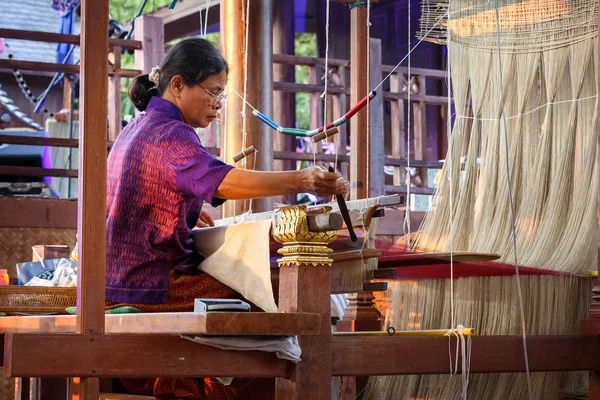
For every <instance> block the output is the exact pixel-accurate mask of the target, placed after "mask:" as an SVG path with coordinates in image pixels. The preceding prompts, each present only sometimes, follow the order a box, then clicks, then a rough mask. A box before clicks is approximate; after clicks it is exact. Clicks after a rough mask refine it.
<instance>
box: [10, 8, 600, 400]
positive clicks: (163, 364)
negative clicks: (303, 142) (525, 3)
mask: <svg viewBox="0 0 600 400" xmlns="http://www.w3.org/2000/svg"><path fill="white" fill-rule="evenodd" d="M107 9H108V6H107V1H106V0H95V1H93V2H92V1H90V0H83V1H82V13H81V15H82V37H81V50H82V65H81V87H82V97H81V104H82V116H81V123H82V126H83V130H82V132H83V134H82V138H81V141H80V151H81V154H82V157H81V158H80V176H81V178H82V179H81V180H80V197H79V204H78V207H79V222H80V223H79V226H78V232H79V239H78V240H79V242H78V246H79V249H80V255H81V257H80V273H79V277H78V279H79V282H78V306H79V307H78V311H77V316H58V317H8V318H0V329H1V332H2V334H3V337H4V347H3V351H4V353H3V366H4V371H5V375H7V376H21V377H31V376H36V377H68V376H76V377H81V378H82V380H81V386H80V390H79V398H84V399H98V398H99V393H98V391H99V388H98V386H99V381H98V378H101V377H148V376H167V377H169V376H172V377H177V376H198V377H205V376H232V377H237V376H239V377H242V376H243V377H268V376H270V377H277V378H278V383H277V385H278V393H277V399H291V398H297V399H315V400H319V399H330V398H331V377H332V376H372V375H400V374H444V373H447V372H448V356H447V354H448V338H445V337H393V336H390V337H360V336H352V335H348V336H343V337H342V336H335V337H334V336H332V334H331V332H330V329H329V316H330V306H329V302H330V299H329V296H330V292H331V288H330V285H331V284H330V279H329V278H330V275H331V268H330V263H331V261H330V260H329V259H328V257H327V251H326V248H327V245H328V244H329V243H331V242H332V241H333V240H334V233H332V232H327V231H326V232H317V233H311V234H310V237H308V236H307V235H308V234H301V233H299V232H298V231H297V230H298V229H299V228H301V227H305V225H304V224H305V223H306V222H305V221H306V219H305V214H304V211H303V209H302V208H296V207H294V208H289V209H286V211H285V214H287V217H284V218H282V220H281V221H280V224H279V226H280V227H281V228H284V227H286V228H288V231H290V232H292V233H291V234H283V233H282V234H278V233H276V237H277V238H278V240H280V241H282V242H283V244H284V246H285V247H286V248H287V249H288V251H287V254H286V258H284V259H282V260H281V263H280V266H281V269H280V303H279V307H280V310H281V313H274V314H265V313H260V314H258V313H245V314H236V313H223V314H206V315H203V314H193V313H170V314H153V315H148V314H137V315H133V314H132V315H122V316H116V315H112V316H105V315H104V268H105V264H104V261H103V260H105V239H104V238H105V236H104V228H103V227H104V217H105V216H104V214H103V213H99V212H98V209H102V208H103V207H105V196H103V195H102V194H103V193H104V189H105V170H106V143H105V140H104V138H105V136H104V134H105V130H104V126H105V119H106V113H105V112H104V107H103V104H104V101H103V99H104V98H106V95H107V88H106V85H105V84H104V83H105V82H106V81H105V77H106V75H107V70H106V68H107V67H106V62H105V58H106V57H105V56H106V54H103V52H102V51H98V49H102V48H106V47H107V46H106V42H105V41H106V40H107V38H106V32H105V27H106V25H107ZM362 11H363V10H360V9H358V10H353V12H354V13H355V14H358V16H360V13H361V12H362ZM358 16H357V17H356V18H358ZM363 17H364V15H363ZM353 20H354V16H353ZM362 25H364V24H362ZM98 194H100V195H98ZM309 239H310V240H312V242H310V245H306V246H301V247H294V246H293V245H292V243H294V242H296V241H300V242H304V241H306V240H309ZM594 294H595V297H594V301H595V303H594V304H593V305H592V310H591V313H590V319H589V320H587V321H584V323H583V324H582V333H583V334H582V335H575V336H537V337H529V338H528V347H529V360H530V369H531V371H532V372H535V371H574V370H588V371H590V372H591V373H590V398H591V399H600V379H599V378H598V376H599V375H598V373H597V371H598V370H599V369H600V365H599V364H598V360H599V359H600V341H599V338H598V334H599V333H600V285H596V288H595V289H594ZM182 333H190V334H191V333H194V334H213V335H250V334H252V335H260V334H266V335H299V336H300V344H301V346H302V350H303V356H302V359H303V361H302V362H300V363H299V364H297V365H294V364H291V363H289V362H286V361H282V360H278V359H276V358H275V357H274V356H272V355H271V354H265V353H260V352H233V351H221V350H216V349H214V348H211V347H208V346H202V345H197V344H194V343H191V342H188V341H186V340H183V339H180V338H179V337H178V335H179V334H182ZM452 340H453V344H452V345H453V346H456V341H454V339H452ZM472 341H473V347H472V351H473V353H472V357H471V368H470V372H471V373H480V372H492V373H496V372H497V373H501V372H522V371H524V365H523V356H522V348H521V346H522V344H521V337H519V336H486V337H477V336H475V337H473V338H472ZM40 343H43V344H44V349H43V350H39V345H40ZM83 353H84V354H85V355H86V356H85V358H83V359H82V358H81V354H83ZM107 354H110V355H111V356H110V357H106V355H107ZM199 360H201V361H199ZM381 360H386V361H384V362H382V361H381Z"/></svg>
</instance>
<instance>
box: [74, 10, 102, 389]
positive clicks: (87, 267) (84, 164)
mask: <svg viewBox="0 0 600 400" xmlns="http://www.w3.org/2000/svg"><path fill="white" fill-rule="evenodd" d="M107 29H108V0H93V1H92V0H84V1H83V2H82V5H81V42H80V47H81V69H80V71H81V72H80V74H81V75H80V93H81V95H80V99H81V105H80V127H81V129H80V135H79V182H78V199H79V201H78V202H77V217H78V218H77V234H78V240H77V247H78V249H79V254H78V260H79V267H78V269H79V271H78V273H77V333H85V334H102V333H104V298H105V297H104V288H105V282H104V279H105V271H106V155H107V153H106V117H107V110H106V101H107V98H108V81H107V79H106V78H107V76H108V63H107V60H108V33H107ZM98 392H99V381H98V379H97V378H87V379H83V380H82V384H81V388H80V399H84V400H87V399H90V400H91V399H94V400H96V399H98V395H99V393H98Z"/></svg>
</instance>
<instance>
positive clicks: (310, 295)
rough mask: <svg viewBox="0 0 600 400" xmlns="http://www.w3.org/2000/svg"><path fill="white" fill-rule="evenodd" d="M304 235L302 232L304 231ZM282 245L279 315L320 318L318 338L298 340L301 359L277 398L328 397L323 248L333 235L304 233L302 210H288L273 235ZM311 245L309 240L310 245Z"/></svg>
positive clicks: (327, 277) (327, 262) (327, 287)
mask: <svg viewBox="0 0 600 400" xmlns="http://www.w3.org/2000/svg"><path fill="white" fill-rule="evenodd" d="M302 232H306V233H302ZM273 234H274V237H275V240H277V241H278V242H280V243H283V248H282V249H281V250H280V251H279V252H280V254H282V255H283V257H282V258H280V259H279V260H278V261H277V262H278V264H279V267H280V272H279V312H310V313H320V314H321V331H320V333H319V335H317V336H300V337H299V338H298V341H299V343H300V347H301V348H302V361H301V362H300V363H298V364H296V366H295V373H294V372H293V373H292V380H287V379H277V380H276V389H275V392H276V395H275V398H276V400H291V399H295V400H300V399H311V400H330V399H331V377H332V376H331V359H332V357H331V321H330V320H331V295H330V293H331V265H332V263H333V260H331V259H330V258H329V257H327V254H328V253H329V252H331V250H330V249H328V247H327V244H329V243H331V242H333V241H334V240H335V238H336V232H335V231H330V232H321V233H312V232H309V231H308V223H307V218H306V208H305V207H300V206H294V207H287V208H284V209H282V210H281V219H280V222H279V224H278V225H277V226H276V227H275V228H274V231H273ZM309 241H310V242H309Z"/></svg>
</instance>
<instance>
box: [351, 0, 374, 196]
mask: <svg viewBox="0 0 600 400" xmlns="http://www.w3.org/2000/svg"><path fill="white" fill-rule="evenodd" d="M350 48H351V49H352V52H351V53H350V105H351V106H354V105H355V104H357V103H358V102H359V101H360V100H361V99H362V98H364V97H365V96H366V95H367V74H366V70H367V57H368V55H367V10H366V9H364V8H362V7H355V8H353V9H351V10H350ZM349 123H350V154H351V155H352V157H351V159H350V198H351V199H352V200H356V199H364V198H366V197H368V194H369V192H370V190H369V177H368V176H367V163H368V162H369V160H368V159H367V153H366V152H365V151H364V149H365V148H366V147H367V136H366V135H367V115H366V109H364V108H363V109H362V110H360V111H359V112H358V113H357V114H356V115H355V116H354V117H353V118H352V119H351V120H350V121H349Z"/></svg>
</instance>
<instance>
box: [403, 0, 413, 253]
mask: <svg viewBox="0 0 600 400" xmlns="http://www.w3.org/2000/svg"><path fill="white" fill-rule="evenodd" d="M411 2H412V1H411V0H409V1H408V37H407V43H408V45H407V46H406V47H407V48H409V49H410V42H411V40H410V38H411V36H412V33H411V29H410V28H411V20H410V13H411V10H410V4H411ZM410 68H411V60H410V52H409V53H408V76H407V85H406V87H407V93H408V98H407V105H408V108H407V110H408V112H407V114H408V115H407V127H406V174H405V176H404V182H405V183H404V184H405V185H406V212H405V213H404V224H403V226H402V230H403V233H404V235H408V236H407V237H408V240H407V241H406V250H408V249H409V248H410V246H411V243H410V242H411V240H410V235H411V232H410V231H411V229H410V207H411V202H410V184H411V180H410V178H411V174H410V122H411V118H410V117H411V107H410V95H411V93H410V92H411V90H410V89H411V75H410V74H411V71H410Z"/></svg>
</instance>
